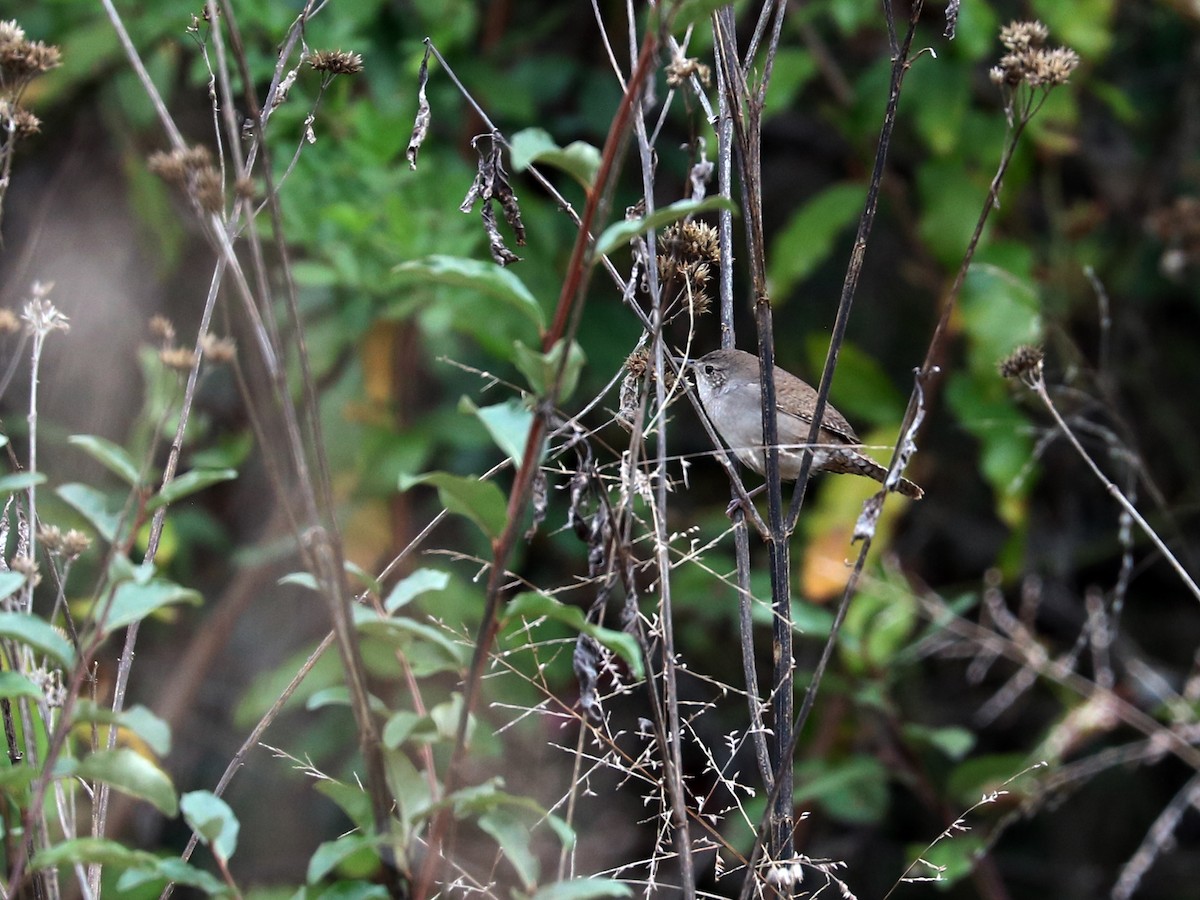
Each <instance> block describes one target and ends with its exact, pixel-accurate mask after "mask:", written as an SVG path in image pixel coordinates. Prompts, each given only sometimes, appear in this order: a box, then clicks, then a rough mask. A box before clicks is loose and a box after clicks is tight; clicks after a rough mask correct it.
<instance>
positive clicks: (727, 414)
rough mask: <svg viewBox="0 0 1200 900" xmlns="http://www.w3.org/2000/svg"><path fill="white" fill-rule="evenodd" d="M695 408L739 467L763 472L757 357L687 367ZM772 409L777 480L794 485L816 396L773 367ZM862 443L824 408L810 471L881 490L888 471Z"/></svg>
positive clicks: (915, 493)
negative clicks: (871, 483) (856, 478)
mask: <svg viewBox="0 0 1200 900" xmlns="http://www.w3.org/2000/svg"><path fill="white" fill-rule="evenodd" d="M691 368H692V371H693V372H695V380H696V390H697V391H698V392H699V394H700V403H701V404H702V405H703V406H704V411H705V413H707V414H708V418H709V419H710V420H711V421H712V423H713V427H714V428H715V429H716V431H717V434H719V435H720V436H721V440H723V441H724V442H725V443H726V444H728V445H729V449H730V450H732V451H733V454H734V456H736V457H737V458H738V459H739V460H740V461H741V462H742V464H743V465H746V466H749V467H750V468H751V469H753V470H754V471H755V472H757V473H758V474H760V475H762V474H764V473H765V472H766V468H767V463H766V451H765V450H764V449H763V428H762V399H761V398H762V392H761V390H760V385H759V378H758V376H759V371H758V357H757V356H755V355H754V354H752V353H746V352H745V351H744V350H714V351H713V352H712V353H708V354H705V355H704V356H702V357H700V358H699V359H698V360H696V361H695V362H693V363H692V365H691ZM775 403H776V409H777V411H778V412H777V422H778V429H779V444H780V446H779V474H780V476H781V477H782V478H783V480H784V481H795V480H796V476H797V475H799V474H800V456H801V450H802V449H803V447H804V442H805V441H806V440H807V439H808V430H809V428H810V427H811V426H812V419H813V416H812V414H813V409H814V408H815V407H816V405H817V392H816V391H815V390H814V389H813V388H812V387H810V386H809V385H808V384H806V383H805V382H803V381H801V380H800V379H799V378H797V377H796V376H795V375H793V374H792V373H791V372H785V371H784V370H783V369H781V368H779V366H776V367H775ZM861 446H862V441H860V440H859V439H858V435H856V434H855V433H854V429H853V428H851V427H850V423H849V422H847V421H846V417H845V416H843V415H842V414H841V413H840V412H838V411H837V410H836V409H834V408H833V407H832V406H830V405H829V404H826V405H825V416H824V418H823V419H822V420H821V430H820V432H819V433H818V435H817V445H816V446H815V447H814V448H813V461H812V468H813V470H814V471H821V472H837V473H842V474H851V475H864V476H866V477H867V478H873V479H875V480H876V481H878V482H879V483H880V484H882V483H883V482H884V480H885V479H886V478H887V469H885V468H884V467H883V466H881V465H880V464H879V463H877V462H875V460H873V459H871V458H870V457H868V456H865V455H864V454H862V453H861V452H860V451H859V448H860V447H861ZM897 490H898V491H899V492H900V493H901V494H903V495H904V496H906V497H912V498H913V499H914V500H919V499H920V498H921V497H922V496H923V495H924V493H925V492H924V491H923V490H921V488H920V487H918V486H917V485H916V484H914V483H913V482H911V481H909V480H908V479H907V478H902V479H900V484H899V485H898V486H897Z"/></svg>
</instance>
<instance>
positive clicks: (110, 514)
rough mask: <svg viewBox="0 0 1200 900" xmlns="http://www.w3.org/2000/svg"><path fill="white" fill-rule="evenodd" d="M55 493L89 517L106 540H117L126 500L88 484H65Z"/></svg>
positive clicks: (111, 541) (110, 541)
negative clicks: (116, 498) (115, 497)
mask: <svg viewBox="0 0 1200 900" xmlns="http://www.w3.org/2000/svg"><path fill="white" fill-rule="evenodd" d="M54 493H56V494H58V496H59V497H61V498H62V499H63V500H64V501H65V502H66V503H67V505H69V506H71V507H72V508H74V510H75V511H76V512H77V513H79V514H80V515H81V516H83V517H84V518H85V519H87V520H88V523H89V524H90V525H91V526H92V527H93V528H95V529H96V533H97V534H98V535H100V536H101V537H102V538H104V540H106V541H107V542H108V543H110V544H111V543H113V542H114V541H115V540H116V536H117V528H118V527H119V526H120V524H121V517H122V515H123V514H124V500H114V499H112V498H111V497H110V496H109V495H108V494H105V493H103V492H101V491H98V490H96V489H95V488H93V487H90V486H88V485H86V484H64V485H62V486H61V487H59V488H58V489H57V490H56V491H55V492H54Z"/></svg>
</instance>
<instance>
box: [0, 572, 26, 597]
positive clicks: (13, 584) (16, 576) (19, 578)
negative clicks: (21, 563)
mask: <svg viewBox="0 0 1200 900" xmlns="http://www.w3.org/2000/svg"><path fill="white" fill-rule="evenodd" d="M24 586H25V576H24V575H22V574H21V573H20V572H0V600H3V599H5V598H6V597H11V596H12V595H13V594H15V593H16V592H17V591H19V590H20V589H21V588H22V587H24Z"/></svg>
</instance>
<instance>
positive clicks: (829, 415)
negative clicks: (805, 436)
mask: <svg viewBox="0 0 1200 900" xmlns="http://www.w3.org/2000/svg"><path fill="white" fill-rule="evenodd" d="M803 387H805V388H807V389H808V390H807V391H806V392H805V393H809V392H811V396H810V397H809V398H808V399H809V402H808V403H807V404H806V405H807V406H809V407H812V406H815V405H816V401H817V392H816V391H815V390H813V389H812V388H810V387H809V386H808V385H807V384H805V385H803ZM775 409H776V414H777V415H778V416H779V420H780V421H783V420H784V419H788V420H790V421H792V422H798V423H803V428H802V429H801V430H802V431H804V430H807V429H808V428H809V427H811V425H812V415H810V414H804V413H790V412H787V411H786V410H783V409H780V408H779V406H778V405H776V407H775ZM821 428H822V430H824V431H827V432H829V433H830V434H832V435H833V436H834V437H836V438H838V439H840V440H841V441H842V443H845V444H861V443H862V441H861V440H859V437H858V435H857V434H855V433H854V429H853V428H852V427H850V423H849V422H847V421H846V417H845V416H843V415H842V414H841V413H840V412H838V411H837V410H836V409H834V408H833V407H832V406H830V405H829V404H828V403H826V404H825V416H824V418H823V419H822V420H821Z"/></svg>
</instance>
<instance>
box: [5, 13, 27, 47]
mask: <svg viewBox="0 0 1200 900" xmlns="http://www.w3.org/2000/svg"><path fill="white" fill-rule="evenodd" d="M23 40H25V29H24V28H22V27H21V26H20V25H18V24H17V21H16V20H15V19H9V20H8V21H5V22H0V47H6V46H8V45H9V44H17V43H20V42H21V41H23Z"/></svg>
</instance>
